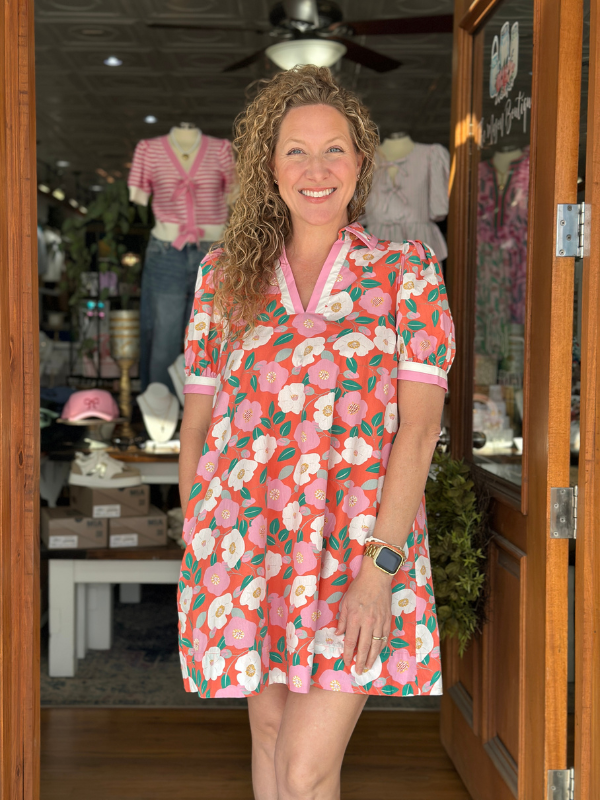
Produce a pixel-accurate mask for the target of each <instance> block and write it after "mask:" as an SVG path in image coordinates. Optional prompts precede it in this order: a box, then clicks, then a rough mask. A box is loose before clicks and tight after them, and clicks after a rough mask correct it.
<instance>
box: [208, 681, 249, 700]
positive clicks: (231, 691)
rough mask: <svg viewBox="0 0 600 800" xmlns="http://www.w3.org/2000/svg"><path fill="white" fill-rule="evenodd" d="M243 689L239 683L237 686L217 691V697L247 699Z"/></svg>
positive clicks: (232, 685)
mask: <svg viewBox="0 0 600 800" xmlns="http://www.w3.org/2000/svg"><path fill="white" fill-rule="evenodd" d="M245 696H246V695H245V694H244V692H243V690H242V687H241V686H240V684H239V683H237V684H235V685H234V684H233V683H232V684H230V685H229V686H226V687H225V688H221V689H217V691H216V692H215V697H245Z"/></svg>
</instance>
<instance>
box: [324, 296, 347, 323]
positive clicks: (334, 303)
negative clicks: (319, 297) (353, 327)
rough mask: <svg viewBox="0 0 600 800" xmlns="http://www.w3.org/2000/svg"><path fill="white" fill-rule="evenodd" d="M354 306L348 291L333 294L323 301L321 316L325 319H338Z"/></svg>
mask: <svg viewBox="0 0 600 800" xmlns="http://www.w3.org/2000/svg"><path fill="white" fill-rule="evenodd" d="M353 308H354V303H353V302H352V298H351V297H350V295H349V294H348V292H338V294H333V295H331V297H330V298H329V299H328V300H327V302H326V303H325V308H324V309H323V316H324V317H325V319H329V320H338V319H342V317H346V316H348V314H350V313H351V312H352V309H353Z"/></svg>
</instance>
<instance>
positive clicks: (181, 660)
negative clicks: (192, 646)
mask: <svg viewBox="0 0 600 800" xmlns="http://www.w3.org/2000/svg"><path fill="white" fill-rule="evenodd" d="M179 663H180V664H181V675H182V677H183V680H184V681H185V680H187V678H188V676H189V672H188V665H187V660H186V657H185V656H184V655H183V653H182V652H181V650H180V651H179Z"/></svg>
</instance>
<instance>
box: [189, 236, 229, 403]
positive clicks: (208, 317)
mask: <svg viewBox="0 0 600 800" xmlns="http://www.w3.org/2000/svg"><path fill="white" fill-rule="evenodd" d="M221 252H222V251H221V250H214V251H212V252H210V253H209V254H208V255H207V256H205V258H203V259H202V262H201V263H200V267H199V268H198V278H197V280H196V291H195V295H194V305H193V307H192V315H191V317H190V321H189V324H188V328H187V332H186V336H185V345H184V352H185V385H184V387H183V393H184V394H191V393H193V394H214V393H215V389H216V386H217V381H218V373H217V369H218V363H219V355H220V350H221V329H220V326H218V325H217V324H216V322H215V313H214V307H213V270H214V266H215V263H216V261H217V259H218V257H219V255H220V253H221Z"/></svg>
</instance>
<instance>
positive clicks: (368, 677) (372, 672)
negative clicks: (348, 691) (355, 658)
mask: <svg viewBox="0 0 600 800" xmlns="http://www.w3.org/2000/svg"><path fill="white" fill-rule="evenodd" d="M382 666H383V665H382V663H381V658H380V657H379V656H377V658H376V659H375V663H374V664H373V666H372V667H371V669H364V670H363V671H362V675H358V674H357V672H356V664H352V666H351V667H350V672H351V673H352V677H353V678H354V680H355V681H356V683H357V684H358V685H359V686H364V685H365V683H369V682H370V681H376V680H377V678H378V677H379V676H380V675H381V669H382Z"/></svg>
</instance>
